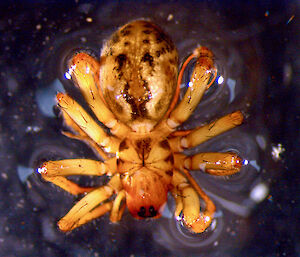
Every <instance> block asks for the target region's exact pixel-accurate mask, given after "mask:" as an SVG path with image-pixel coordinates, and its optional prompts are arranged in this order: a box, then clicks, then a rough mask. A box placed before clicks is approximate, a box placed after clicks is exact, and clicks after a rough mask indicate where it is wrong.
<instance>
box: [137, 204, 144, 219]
mask: <svg viewBox="0 0 300 257" xmlns="http://www.w3.org/2000/svg"><path fill="white" fill-rule="evenodd" d="M138 215H139V216H140V217H141V218H145V217H146V208H145V207H143V206H142V207H141V208H140V211H139V212H138Z"/></svg>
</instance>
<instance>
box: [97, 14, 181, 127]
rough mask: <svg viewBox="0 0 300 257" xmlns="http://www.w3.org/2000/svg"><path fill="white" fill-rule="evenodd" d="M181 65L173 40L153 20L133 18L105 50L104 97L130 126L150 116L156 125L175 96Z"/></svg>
mask: <svg viewBox="0 0 300 257" xmlns="http://www.w3.org/2000/svg"><path fill="white" fill-rule="evenodd" d="M177 68H178V53H177V50H176V48H175V46H174V44H173V42H172V40H171V39H170V38H169V37H168V36H167V35H166V34H165V33H164V32H163V31H162V30H161V29H160V28H159V27H157V26H156V25H154V24H153V23H150V22H147V21H141V20H139V21H134V22H131V23H129V24H127V25H125V26H123V27H121V28H120V29H119V30H118V31H117V32H115V33H114V34H113V35H112V37H111V38H110V39H109V41H108V42H107V43H106V45H105V46H104V48H103V50H102V53H101V69H100V86H101V88H102V93H103V96H104V99H105V101H106V103H107V104H108V106H109V107H110V109H111V110H112V112H113V113H114V114H115V115H116V116H117V118H118V119H119V120H121V121H123V122H125V123H127V124H128V125H129V126H130V125H132V124H136V123H141V122H143V123H144V122H145V121H146V120H148V122H150V123H151V124H152V125H155V124H156V123H157V121H159V120H160V119H161V118H162V117H163V115H164V114H165V113H166V111H167V109H168V106H169V104H170V102H171V99H172V97H173V92H174V91H175V87H176V81H177Z"/></svg>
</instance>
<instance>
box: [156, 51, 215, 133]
mask: <svg viewBox="0 0 300 257" xmlns="http://www.w3.org/2000/svg"><path fill="white" fill-rule="evenodd" d="M193 58H197V62H196V64H195V67H194V70H193V73H192V76H191V78H190V82H189V84H188V89H187V91H186V93H185V95H184V97H183V99H182V100H181V102H180V103H179V104H178V105H177V106H176V107H175V109H173V108H174V106H175V104H176V102H177V98H178V92H177V91H178V88H179V85H180V83H181V78H182V74H183V72H184V69H185V67H186V66H187V64H188V63H189V62H190V60H191V59H193ZM213 72H214V76H213V77H212V74H213ZM216 75H217V71H216V68H215V67H214V64H213V53H212V52H211V51H210V50H209V49H208V48H206V47H199V48H197V49H196V50H195V51H194V53H193V54H192V55H191V56H190V57H189V58H188V59H187V60H186V62H185V63H184V65H183V67H182V69H181V71H180V73H179V77H178V85H177V90H176V92H175V97H174V100H173V102H172V103H171V105H170V108H169V110H168V111H167V113H166V116H165V117H166V119H164V120H163V121H162V122H161V123H160V124H159V125H158V126H157V130H160V131H162V132H163V133H171V132H172V131H174V130H175V128H176V127H177V126H179V125H180V124H181V123H183V122H184V121H186V120H187V119H188V118H189V117H190V116H191V114H192V113H193V112H194V110H195V108H196V107H197V105H198V103H199V101H200V100H201V98H202V96H203V94H204V93H205V91H206V90H207V89H208V88H209V87H210V86H211V85H212V83H213V82H214V81H215V78H216Z"/></svg>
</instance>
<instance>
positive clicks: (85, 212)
mask: <svg viewBox="0 0 300 257" xmlns="http://www.w3.org/2000/svg"><path fill="white" fill-rule="evenodd" d="M112 194H113V189H112V188H111V187H109V186H103V187H99V188H97V189H94V190H93V191H91V192H90V193H88V194H87V195H86V196H85V197H83V198H82V199H81V200H80V201H79V202H77V203H76V204H75V205H74V206H73V208H72V209H71V210H70V211H69V212H68V213H67V214H66V215H65V216H64V217H63V218H62V219H61V220H60V221H59V222H58V226H59V229H60V230H62V231H70V230H73V229H74V228H77V227H79V226H81V225H82V224H84V223H85V222H87V221H90V220H91V219H92V218H94V217H95V216H99V215H101V214H104V213H105V212H106V211H108V210H109V209H110V208H111V206H110V205H106V206H105V207H98V205H100V204H101V203H102V202H103V201H105V200H107V199H108V198H109V197H110V196H111V195H112ZM100 206H101V205H100ZM97 207H98V208H99V209H98V210H97V209H96V208H97ZM103 208H104V210H103ZM94 209H95V212H96V213H97V214H95V213H93V210H94ZM99 213H100V214H99Z"/></svg>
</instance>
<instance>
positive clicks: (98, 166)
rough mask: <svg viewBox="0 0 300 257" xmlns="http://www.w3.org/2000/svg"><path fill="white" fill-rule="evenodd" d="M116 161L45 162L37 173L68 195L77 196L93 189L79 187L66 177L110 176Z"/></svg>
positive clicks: (70, 160)
mask: <svg viewBox="0 0 300 257" xmlns="http://www.w3.org/2000/svg"><path fill="white" fill-rule="evenodd" d="M115 166H116V159H115V158H111V159H109V160H107V161H106V162H104V163H103V162H99V161H94V160H88V159H68V160H60V161H48V162H45V163H44V164H43V165H42V166H41V168H39V169H38V172H39V173H40V174H41V175H42V177H43V179H45V180H46V181H49V182H52V183H53V184H55V185H57V186H59V187H61V188H62V189H64V190H66V191H67V192H69V193H70V194H73V195H78V194H82V193H86V192H90V191H91V190H93V188H89V187H80V186H78V185H77V184H76V183H74V182H72V181H70V180H69V179H67V178H66V176H71V175H87V176H88V175H89V176H102V175H104V174H108V175H111V174H112V173H114V172H115V171H116V167H115Z"/></svg>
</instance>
